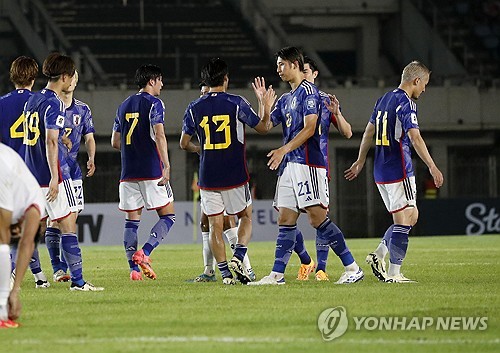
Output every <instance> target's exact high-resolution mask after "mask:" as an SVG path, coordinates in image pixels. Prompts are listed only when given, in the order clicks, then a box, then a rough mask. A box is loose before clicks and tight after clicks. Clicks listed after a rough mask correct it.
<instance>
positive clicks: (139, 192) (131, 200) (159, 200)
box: [118, 178, 174, 212]
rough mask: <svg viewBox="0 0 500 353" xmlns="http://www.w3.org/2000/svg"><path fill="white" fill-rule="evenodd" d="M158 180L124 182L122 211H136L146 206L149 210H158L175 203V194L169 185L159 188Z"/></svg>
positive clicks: (121, 184) (121, 191)
mask: <svg viewBox="0 0 500 353" xmlns="http://www.w3.org/2000/svg"><path fill="white" fill-rule="evenodd" d="M160 180H161V178H158V179H156V180H140V181H122V182H121V183H120V188H119V191H120V204H119V205H118V208H119V209H120V210H122V211H125V212H127V211H136V210H139V209H141V208H143V207H144V206H146V209H148V210H157V209H159V208H162V207H164V206H166V205H168V204H169V203H171V202H173V201H174V193H173V192H172V188H171V187H170V183H167V185H163V186H158V182H159V181H160Z"/></svg>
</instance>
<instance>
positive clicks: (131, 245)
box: [123, 219, 140, 271]
mask: <svg viewBox="0 0 500 353" xmlns="http://www.w3.org/2000/svg"><path fill="white" fill-rule="evenodd" d="M139 223H140V221H133V220H129V219H126V220H125V229H124V231H123V246H124V247H125V255H126V256H127V260H128V265H129V266H130V270H133V271H139V266H137V265H136V264H135V262H134V261H132V255H134V253H135V252H136V251H137V229H138V228H139Z"/></svg>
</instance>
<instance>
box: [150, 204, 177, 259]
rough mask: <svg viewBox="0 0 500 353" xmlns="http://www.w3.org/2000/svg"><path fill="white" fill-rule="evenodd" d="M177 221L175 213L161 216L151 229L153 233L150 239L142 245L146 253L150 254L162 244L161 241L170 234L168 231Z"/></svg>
mask: <svg viewBox="0 0 500 353" xmlns="http://www.w3.org/2000/svg"><path fill="white" fill-rule="evenodd" d="M174 223H175V215H174V214H167V215H164V216H160V219H159V220H158V222H156V224H155V225H154V226H153V228H152V229H151V233H150V234H149V238H148V241H147V242H146V243H145V244H144V246H143V247H142V250H144V254H145V255H146V256H149V255H150V254H151V253H152V252H153V250H154V249H155V248H156V247H157V246H158V245H159V244H160V242H161V241H162V240H163V238H165V237H166V236H167V234H168V231H169V230H170V228H172V226H173V225H174Z"/></svg>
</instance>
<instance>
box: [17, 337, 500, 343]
mask: <svg viewBox="0 0 500 353" xmlns="http://www.w3.org/2000/svg"><path fill="white" fill-rule="evenodd" d="M169 342H181V343H194V342H216V343H229V344H232V343H294V342H322V340H321V338H320V337H317V338H293V337H289V338H276V337H208V336H165V337H157V336H141V337H103V338H63V339H50V343H56V344H102V343H169ZM335 342H336V343H338V344H354V345H372V344H398V345H400V344H417V345H418V344H420V345H442V344H445V345H447V344H451V345H456V344H486V345H498V344H500V338H495V339H487V340H481V339H477V340H476V339H462V338H456V339H453V338H446V339H423V338H422V339H418V338H417V339H385V338H376V339H369V338H362V339H354V338H349V339H343V338H339V339H337V340H335ZM13 343H14V344H22V345H40V344H44V343H49V342H44V340H41V339H35V338H29V339H22V340H13Z"/></svg>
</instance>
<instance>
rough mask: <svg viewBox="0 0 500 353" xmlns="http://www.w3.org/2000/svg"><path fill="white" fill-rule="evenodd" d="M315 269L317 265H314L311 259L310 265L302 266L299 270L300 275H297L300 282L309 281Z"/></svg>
mask: <svg viewBox="0 0 500 353" xmlns="http://www.w3.org/2000/svg"><path fill="white" fill-rule="evenodd" d="M315 268H316V264H315V263H314V260H313V259H311V262H310V263H309V265H306V264H301V265H300V268H299V273H298V274H297V280H299V281H307V280H309V275H310V274H311V273H312V272H313V271H314V269H315Z"/></svg>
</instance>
